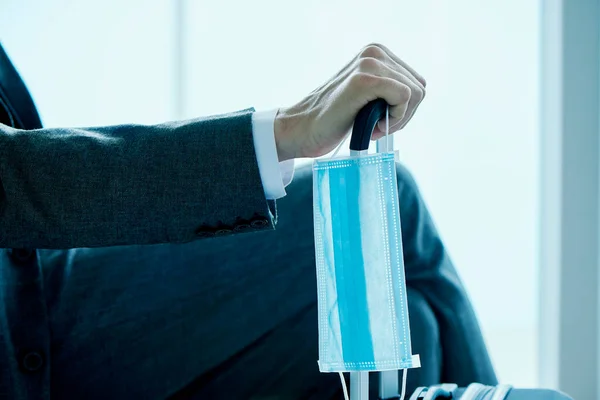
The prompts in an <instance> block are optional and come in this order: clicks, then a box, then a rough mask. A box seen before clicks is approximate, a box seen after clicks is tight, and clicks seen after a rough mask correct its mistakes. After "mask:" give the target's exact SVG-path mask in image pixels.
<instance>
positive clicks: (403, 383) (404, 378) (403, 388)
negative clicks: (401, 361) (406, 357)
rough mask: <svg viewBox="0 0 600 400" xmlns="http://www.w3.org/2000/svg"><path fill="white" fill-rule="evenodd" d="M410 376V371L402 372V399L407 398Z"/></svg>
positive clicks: (404, 370)
mask: <svg viewBox="0 0 600 400" xmlns="http://www.w3.org/2000/svg"><path fill="white" fill-rule="evenodd" d="M407 375H408V370H407V369H406V368H405V369H403V370H402V392H401V393H400V399H399V400H404V396H406V376H407Z"/></svg>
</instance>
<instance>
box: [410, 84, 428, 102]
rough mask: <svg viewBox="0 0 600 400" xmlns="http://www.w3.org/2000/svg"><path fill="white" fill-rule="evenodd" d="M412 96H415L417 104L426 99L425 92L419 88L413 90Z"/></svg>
mask: <svg viewBox="0 0 600 400" xmlns="http://www.w3.org/2000/svg"><path fill="white" fill-rule="evenodd" d="M411 96H413V97H414V98H415V99H416V100H417V102H420V101H421V100H423V98H424V97H425V90H423V89H421V88H420V87H418V86H417V87H415V88H414V89H411Z"/></svg>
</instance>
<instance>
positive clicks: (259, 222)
mask: <svg viewBox="0 0 600 400" xmlns="http://www.w3.org/2000/svg"><path fill="white" fill-rule="evenodd" d="M268 225H269V220H267V219H266V218H264V217H261V218H255V219H253V220H252V222H250V226H252V227H253V228H256V229H260V228H264V227H265V226H268Z"/></svg>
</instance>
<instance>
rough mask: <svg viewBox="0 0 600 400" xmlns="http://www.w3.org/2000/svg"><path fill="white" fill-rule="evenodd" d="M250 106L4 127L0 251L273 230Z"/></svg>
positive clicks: (0, 164)
mask: <svg viewBox="0 0 600 400" xmlns="http://www.w3.org/2000/svg"><path fill="white" fill-rule="evenodd" d="M251 118H252V110H244V111H240V112H237V113H233V114H227V115H220V116H214V117H210V118H202V119H196V120H190V121H184V122H172V123H166V124H162V125H154V126H144V125H121V126H112V127H99V128H85V129H74V128H68V129H67V128H58V129H38V130H30V131H25V130H18V129H13V128H10V127H7V126H5V125H0V247H17V248H75V247H107V246H116V245H133V244H157V243H184V242H189V241H193V240H196V239H200V238H208V237H213V236H220V235H228V234H233V233H238V232H240V233H241V232H251V231H258V230H268V229H273V228H274V223H275V217H276V211H275V204H274V202H271V201H269V202H267V200H266V199H265V195H264V191H263V187H262V183H261V178H260V173H259V169H258V165H257V161H256V154H255V150H254V144H253V137H252V120H251Z"/></svg>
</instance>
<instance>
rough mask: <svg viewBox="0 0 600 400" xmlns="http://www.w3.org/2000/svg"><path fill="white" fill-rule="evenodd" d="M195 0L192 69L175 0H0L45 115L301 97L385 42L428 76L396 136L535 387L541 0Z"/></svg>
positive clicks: (132, 113) (504, 360) (127, 118)
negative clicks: (417, 104) (423, 94)
mask: <svg viewBox="0 0 600 400" xmlns="http://www.w3.org/2000/svg"><path fill="white" fill-rule="evenodd" d="M182 1H183V4H184V6H185V7H184V13H183V15H184V20H183V21H182V25H181V26H179V28H181V33H182V37H183V38H184V43H183V48H182V49H183V55H184V57H183V59H182V62H183V64H181V66H182V68H178V65H179V64H177V62H176V58H175V57H174V56H175V55H176V54H177V52H176V49H177V47H176V46H174V42H175V40H174V39H175V38H176V37H177V35H176V32H177V29H176V28H177V27H176V26H175V25H174V21H175V18H174V16H175V12H174V10H175V6H176V4H177V2H176V1H169V0H128V1H118V0H103V1H75V0H53V1H50V2H49V1H45V2H44V1H41V0H37V1H36V0H0V40H2V42H3V44H4V46H5V48H6V50H7V51H8V52H9V55H10V56H12V58H13V60H14V62H15V63H16V64H17V65H18V67H19V68H20V71H21V73H22V75H23V76H24V78H25V79H26V82H27V83H28V85H29V86H30V89H31V91H32V93H33V95H34V97H35V100H36V102H37V104H38V106H39V108H40V110H41V111H42V117H43V120H44V122H45V124H46V125H47V126H57V125H69V126H83V125H99V124H114V123H121V122H141V123H152V122H159V121H163V120H168V119H173V118H175V117H177V116H179V115H182V116H184V117H192V116H196V115H205V114H212V113H218V112H224V111H228V110H233V109H240V108H245V107H249V106H254V107H255V108H257V109H265V108H273V107H277V106H282V105H288V104H291V103H293V102H295V101H297V100H299V99H300V98H301V97H302V96H304V95H305V94H307V93H308V92H309V91H311V90H312V89H314V88H315V87H316V86H318V85H319V84H320V83H322V82H323V81H324V80H326V79H328V78H329V77H330V76H331V75H333V74H334V73H335V72H337V70H338V69H339V68H340V67H341V66H343V65H344V64H345V63H346V62H347V61H348V60H349V59H350V58H351V57H352V56H353V55H354V54H355V53H356V52H358V51H359V49H360V48H361V47H362V46H364V45H365V44H367V43H369V42H373V41H377V42H382V43H384V44H386V45H387V46H388V47H390V48H391V49H392V50H394V51H395V52H396V53H397V54H398V55H399V56H400V57H402V58H404V59H405V60H406V61H408V62H409V63H410V64H411V65H412V66H414V67H415V68H416V69H417V70H418V71H420V72H421V73H422V75H424V76H425V77H426V78H427V81H428V96H427V98H426V100H425V102H424V103H423V105H422V107H421V109H420V111H419V113H418V114H417V115H416V116H415V118H414V119H413V122H412V123H411V124H410V126H409V127H408V128H407V129H406V130H405V131H403V132H402V133H401V134H399V135H397V138H396V146H397V147H398V148H399V149H400V150H401V157H402V159H403V160H404V162H405V163H406V164H407V165H408V166H409V167H410V168H411V170H412V171H413V173H414V174H415V176H416V178H417V180H418V182H419V184H420V186H421V190H422V193H423V195H424V197H425V199H426V201H427V203H428V204H429V206H430V208H431V212H432V214H433V216H434V219H435V220H436V222H437V225H438V227H439V230H440V231H441V234H442V236H443V238H444V240H445V242H446V244H447V246H448V248H449V250H450V254H451V256H452V258H453V260H454V262H455V264H456V266H457V268H458V270H459V272H460V274H461V275H462V277H463V279H464V282H465V284H466V286H467V288H468V291H469V294H470V296H471V298H472V300H473V302H474V305H475V308H476V311H477V313H478V315H479V317H480V320H481V323H482V326H483V330H484V334H485V336H486V339H487V342H488V344H489V347H490V351H491V354H492V358H493V360H494V362H495V365H496V367H497V371H498V373H499V375H500V379H501V380H502V381H503V382H507V383H513V384H516V385H520V386H533V385H535V384H536V382H537V370H538V367H537V364H536V359H537V358H536V357H537V355H536V348H537V347H536V335H537V332H536V323H537V311H536V310H537V308H536V307H537V304H536V299H537V290H538V289H537V283H536V272H537V271H536V266H537V263H538V261H537V242H538V236H539V235H538V231H537V227H538V200H539V199H538V192H539V187H538V181H539V179H538V178H539V177H538V160H539V155H538V147H539V146H538V139H539V138H538V103H539V96H538V86H539V85H538V71H539V67H540V65H539V31H540V29H539V8H540V5H539V2H538V1H537V0H504V1H494V2H491V1H481V0H453V1H451V0H419V1H408V0H402V1H399V0H372V1H370V2H364V1H350V0H345V1H341V0H335V1H333V0H330V1H327V2H324V1H317V0H305V1H302V2H281V1H276V0H260V1H259V0H257V1H253V2H246V1H239V0H220V1H206V0H202V1H200V0H196V1H187V2H186V1H185V0H182ZM177 71H181V72H182V74H183V75H182V76H177ZM177 82H182V83H183V84H184V86H183V88H184V91H183V97H182V98H181V99H179V100H182V102H181V104H182V105H183V108H182V109H181V110H178V109H176V107H177V105H178V104H180V102H178V101H177V100H178V99H177V98H176V96H178V91H177Z"/></svg>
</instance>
